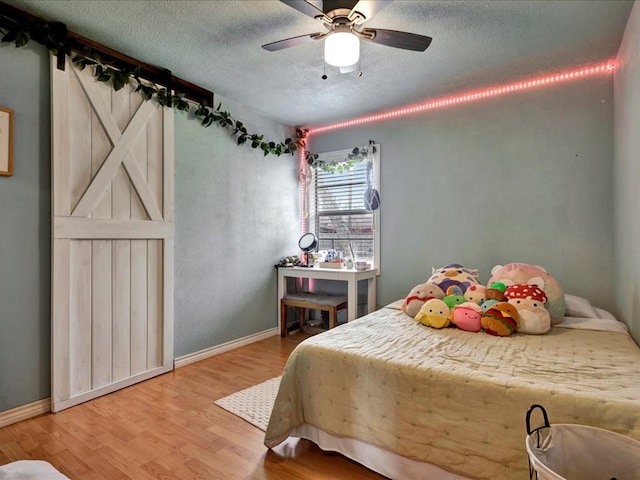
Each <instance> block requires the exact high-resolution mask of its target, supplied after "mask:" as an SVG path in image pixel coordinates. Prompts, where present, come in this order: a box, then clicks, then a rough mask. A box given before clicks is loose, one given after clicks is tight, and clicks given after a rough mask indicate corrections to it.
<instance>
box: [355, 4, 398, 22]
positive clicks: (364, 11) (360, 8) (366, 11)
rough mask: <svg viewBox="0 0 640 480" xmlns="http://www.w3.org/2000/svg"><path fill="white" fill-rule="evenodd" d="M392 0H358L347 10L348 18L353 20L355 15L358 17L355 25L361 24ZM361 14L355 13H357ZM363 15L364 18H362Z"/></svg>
mask: <svg viewBox="0 0 640 480" xmlns="http://www.w3.org/2000/svg"><path fill="white" fill-rule="evenodd" d="M392 1H393V0H360V1H359V2H358V3H356V4H355V6H354V7H353V8H352V9H351V12H349V20H354V18H355V17H356V16H357V17H358V18H359V19H358V20H357V21H356V25H361V24H363V23H364V22H365V21H367V20H371V17H373V16H374V15H375V14H376V13H378V12H379V11H380V10H382V9H383V8H385V7H387V6H388V5H389V4H390V3H391V2H392ZM356 12H358V13H360V14H361V15H357V13H356ZM362 17H364V18H362Z"/></svg>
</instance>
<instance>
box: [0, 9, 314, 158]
mask: <svg viewBox="0 0 640 480" xmlns="http://www.w3.org/2000/svg"><path fill="white" fill-rule="evenodd" d="M0 33H1V34H2V43H13V44H14V45H15V47H16V48H20V47H24V46H26V45H27V44H28V43H29V42H30V41H31V40H34V41H36V42H38V43H40V44H42V45H44V46H45V47H46V48H47V50H49V51H50V52H51V53H52V54H53V55H55V56H58V57H60V55H62V54H64V55H67V56H69V57H70V58H71V61H72V63H73V65H74V66H75V67H76V68H78V69H80V70H84V69H85V68H86V67H90V68H92V69H93V72H92V73H93V76H94V78H95V79H96V80H97V81H98V82H103V83H108V84H110V85H111V87H112V88H113V89H114V90H115V91H118V90H121V89H122V88H124V87H125V85H129V84H131V82H132V81H134V82H135V84H136V86H135V91H136V92H138V93H140V95H142V97H143V99H144V100H145V101H149V100H155V101H156V102H158V103H159V104H160V105H162V106H164V107H168V108H173V109H175V110H178V111H183V112H189V111H190V110H191V108H192V103H193V104H195V102H189V101H187V100H185V96H184V94H183V93H174V92H172V91H170V90H168V89H167V88H166V87H163V86H159V85H156V84H155V83H152V82H148V81H146V80H143V79H142V78H140V71H139V70H140V69H139V67H136V68H134V69H128V68H116V67H115V66H112V65H109V64H108V63H107V62H105V61H103V60H102V59H101V58H100V55H99V54H98V53H97V52H95V51H93V49H91V48H90V47H88V46H85V47H83V48H82V49H81V50H74V49H72V48H71V46H70V42H69V39H68V30H67V27H66V25H65V24H64V23H61V22H47V21H45V20H40V19H38V20H33V21H26V22H23V23H18V22H14V24H13V25H12V26H10V27H6V26H5V27H0ZM221 106H222V103H219V104H218V106H217V108H215V109H213V108H212V107H210V106H208V105H207V104H206V102H202V103H200V104H198V105H197V106H196V107H195V112H194V113H195V118H196V119H197V120H198V121H199V122H200V124H201V125H202V126H203V127H209V126H211V125H213V124H216V125H217V126H219V127H223V128H226V129H227V130H229V132H230V133H231V135H232V136H233V137H235V139H236V143H237V144H238V145H239V146H240V145H245V144H248V145H250V146H251V148H254V149H260V150H262V152H263V153H264V156H267V155H276V156H280V155H282V154H290V155H292V154H293V153H294V152H296V151H298V150H300V149H303V148H304V147H305V143H304V138H296V139H292V138H287V139H285V140H284V141H283V142H273V141H267V140H265V139H264V135H259V134H256V133H250V132H249V131H247V128H246V127H245V126H244V124H243V123H242V122H241V121H240V120H236V119H234V118H233V117H232V116H231V114H230V113H229V112H227V111H224V110H221Z"/></svg>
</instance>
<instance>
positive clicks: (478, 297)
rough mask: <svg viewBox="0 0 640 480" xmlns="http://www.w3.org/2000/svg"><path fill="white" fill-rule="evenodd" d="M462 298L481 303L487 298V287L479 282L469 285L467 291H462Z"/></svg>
mask: <svg viewBox="0 0 640 480" xmlns="http://www.w3.org/2000/svg"><path fill="white" fill-rule="evenodd" d="M464 299H465V300H466V301H467V302H472V303H475V304H476V305H482V304H483V303H484V302H485V301H486V300H487V287H485V286H484V285H480V284H478V285H476V284H473V285H469V286H468V287H467V291H466V292H464Z"/></svg>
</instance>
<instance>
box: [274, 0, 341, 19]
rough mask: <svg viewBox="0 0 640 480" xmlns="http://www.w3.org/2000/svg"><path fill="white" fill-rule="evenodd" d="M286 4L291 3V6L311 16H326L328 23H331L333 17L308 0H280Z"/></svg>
mask: <svg viewBox="0 0 640 480" xmlns="http://www.w3.org/2000/svg"><path fill="white" fill-rule="evenodd" d="M280 1H281V2H282V3H284V4H285V5H289V6H290V7H291V8H295V9H296V10H298V11H299V12H302V13H304V14H305V15H308V16H310V17H311V18H317V17H321V18H324V19H325V20H326V21H327V22H328V23H331V19H330V18H328V17H327V16H326V15H325V14H324V12H323V11H322V10H320V9H318V8H316V7H315V6H314V5H312V4H310V3H309V2H307V1H306V0H280Z"/></svg>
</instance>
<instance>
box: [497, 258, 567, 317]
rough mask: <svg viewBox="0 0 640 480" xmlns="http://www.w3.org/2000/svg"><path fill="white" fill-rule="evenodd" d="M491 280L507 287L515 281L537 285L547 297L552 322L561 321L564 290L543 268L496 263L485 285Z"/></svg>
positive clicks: (524, 264) (563, 308)
mask: <svg viewBox="0 0 640 480" xmlns="http://www.w3.org/2000/svg"><path fill="white" fill-rule="evenodd" d="M493 282H502V283H504V284H505V285H506V286H507V287H508V286H510V285H515V284H517V283H528V284H531V285H537V286H538V287H540V289H541V290H542V291H543V292H544V293H545V296H546V298H547V300H546V304H545V307H546V308H547V310H549V313H550V315H551V322H552V324H554V325H555V324H556V323H558V322H560V321H562V318H563V317H564V310H565V303H564V302H565V300H564V291H563V290H562V287H561V286H560V284H559V283H558V281H557V280H556V279H555V278H553V276H551V275H550V274H549V272H547V271H546V270H545V269H544V268H542V267H540V266H538V265H530V264H528V263H509V264H507V265H504V266H503V265H496V266H495V267H493V268H492V269H491V278H490V279H489V281H488V282H487V285H491V283H493Z"/></svg>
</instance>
